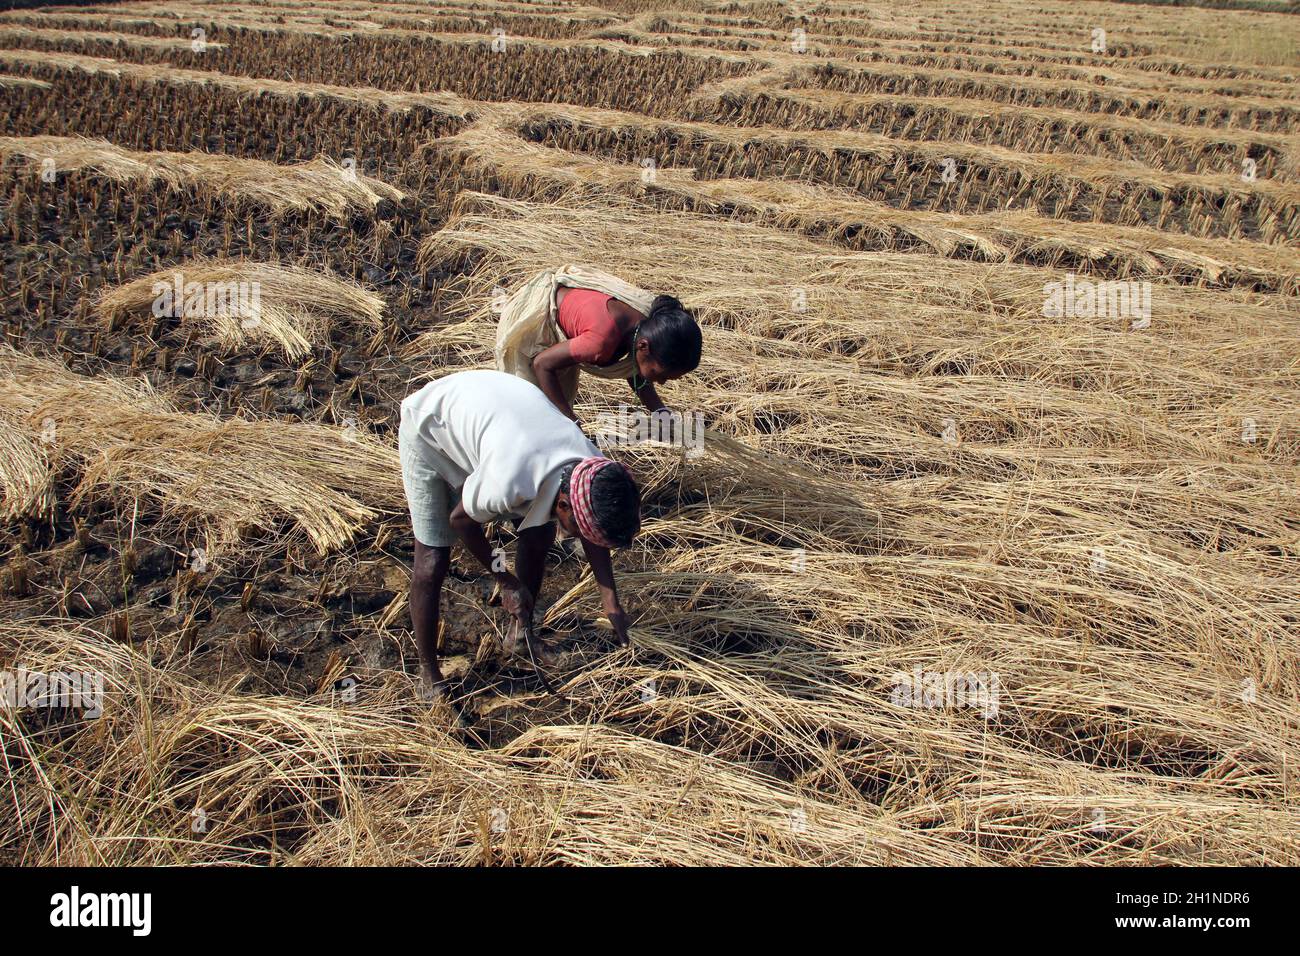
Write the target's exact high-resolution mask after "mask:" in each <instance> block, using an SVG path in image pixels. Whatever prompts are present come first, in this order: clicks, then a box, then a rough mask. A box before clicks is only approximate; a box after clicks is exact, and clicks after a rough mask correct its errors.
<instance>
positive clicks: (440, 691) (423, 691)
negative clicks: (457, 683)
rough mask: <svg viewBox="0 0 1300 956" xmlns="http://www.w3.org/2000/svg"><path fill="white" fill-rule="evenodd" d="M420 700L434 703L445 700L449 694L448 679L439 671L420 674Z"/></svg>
mask: <svg viewBox="0 0 1300 956" xmlns="http://www.w3.org/2000/svg"><path fill="white" fill-rule="evenodd" d="M419 692H420V700H422V701H424V702H425V703H426V704H432V703H435V702H437V701H440V700H445V699H446V697H447V695H448V689H447V681H446V678H444V677H443V676H442V673H441V672H439V671H433V672H429V671H425V672H424V673H422V674H421V675H420V691H419Z"/></svg>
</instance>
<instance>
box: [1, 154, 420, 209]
mask: <svg viewBox="0 0 1300 956" xmlns="http://www.w3.org/2000/svg"><path fill="white" fill-rule="evenodd" d="M0 157H3V158H4V159H6V160H9V159H11V158H14V157H21V158H22V159H24V160H26V161H27V162H28V163H29V164H31V165H33V166H36V167H38V168H40V167H42V165H43V164H45V163H47V162H48V163H49V164H52V165H51V166H49V167H45V168H53V169H54V170H55V172H56V173H64V172H73V171H77V170H82V169H85V170H89V171H91V172H94V173H96V174H98V175H101V176H106V177H107V178H109V179H112V180H115V181H118V182H137V181H142V182H145V183H153V182H160V183H163V184H164V185H166V186H167V187H169V188H171V189H174V190H196V191H199V192H204V193H208V194H211V195H215V196H221V197H226V198H230V199H234V200H236V201H240V202H249V203H254V204H256V205H259V206H263V207H265V208H267V209H269V210H271V211H272V212H273V213H276V214H283V213H287V212H307V211H316V212H321V213H324V214H325V215H328V216H332V217H335V218H338V219H345V218H348V217H350V216H353V215H358V214H369V213H373V212H374V211H375V209H376V208H377V207H378V206H379V204H380V203H381V202H383V201H385V200H389V201H401V200H402V199H404V198H405V195H404V194H403V193H402V191H401V190H400V189H397V188H395V187H393V186H390V185H388V184H387V183H384V182H381V181H380V180H378V179H372V178H370V177H369V176H365V175H363V174H362V173H360V172H358V171H357V170H355V169H352V168H348V167H347V166H345V165H343V164H341V163H339V162H338V161H336V160H334V159H330V158H328V157H324V156H320V157H317V158H315V159H313V160H310V161H309V162H305V163H296V164H293V165H289V166H280V165H277V164H276V163H268V162H263V161H262V160H258V159H241V158H238V157H234V156H224V155H221V154H218V153H200V152H192V153H172V152H139V151H136V150H130V149H123V148H122V147H120V146H115V145H113V144H112V143H109V142H107V141H105V140H102V139H83V138H76V137H67V136H27V137H15V136H5V137H0Z"/></svg>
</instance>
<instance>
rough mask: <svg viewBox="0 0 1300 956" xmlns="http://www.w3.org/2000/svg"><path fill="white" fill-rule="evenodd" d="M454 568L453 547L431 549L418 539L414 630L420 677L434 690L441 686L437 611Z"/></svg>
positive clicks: (413, 582)
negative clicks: (444, 583) (448, 574)
mask: <svg viewBox="0 0 1300 956" xmlns="http://www.w3.org/2000/svg"><path fill="white" fill-rule="evenodd" d="M450 567H451V548H430V547H428V546H426V545H423V544H421V543H420V542H419V541H416V542H415V568H414V570H413V571H412V572H411V595H410V598H409V600H408V602H407V603H408V604H409V605H410V608H411V629H412V630H413V631H414V632H415V646H416V649H417V650H418V651H419V652H420V676H421V677H422V678H423V680H424V682H425V683H426V684H428V685H429V687H430V688H431V689H436V688H438V687H440V686H441V685H442V671H441V670H440V669H439V668H438V612H439V607H440V605H441V603H442V582H443V580H444V579H445V578H446V577H447V570H448V568H450Z"/></svg>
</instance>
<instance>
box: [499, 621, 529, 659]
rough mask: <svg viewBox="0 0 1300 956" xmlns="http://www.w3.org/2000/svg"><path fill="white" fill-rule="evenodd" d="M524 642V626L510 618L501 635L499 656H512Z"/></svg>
mask: <svg viewBox="0 0 1300 956" xmlns="http://www.w3.org/2000/svg"><path fill="white" fill-rule="evenodd" d="M523 642H524V626H523V625H522V624H520V623H519V621H518V620H511V622H510V626H509V627H508V628H506V632H505V633H504V634H502V635H501V656H502V657H503V658H504V657H514V656H515V655H516V654H517V653H519V648H520V646H521V645H522V644H523Z"/></svg>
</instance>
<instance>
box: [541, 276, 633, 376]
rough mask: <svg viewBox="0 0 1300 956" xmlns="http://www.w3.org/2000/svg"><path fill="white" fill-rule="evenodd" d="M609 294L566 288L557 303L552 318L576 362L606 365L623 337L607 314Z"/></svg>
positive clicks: (616, 324) (612, 318) (610, 316)
mask: <svg viewBox="0 0 1300 956" xmlns="http://www.w3.org/2000/svg"><path fill="white" fill-rule="evenodd" d="M611 298H613V297H612V296H608V295H605V294H604V293H603V292H597V291H596V290H594V289H570V290H569V291H568V292H566V293H565V294H564V300H563V301H562V302H560V311H559V315H558V316H557V317H556V318H557V320H558V322H559V324H560V330H561V331H562V332H564V334H565V335H566V336H567V337H568V339H569V351H570V354H572V355H573V357H574V358H575V359H577V360H578V361H579V362H586V363H587V364H588V365H608V364H609V363H610V362H611V361H613V358H614V353H615V352H617V351H618V346H619V343H620V342H622V340H623V336H622V334H621V333H620V332H619V330H618V323H617V322H615V321H614V317H613V316H612V315H610V314H609V307H608V303H609V300H610V299H611Z"/></svg>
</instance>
